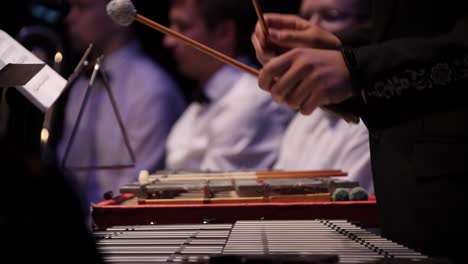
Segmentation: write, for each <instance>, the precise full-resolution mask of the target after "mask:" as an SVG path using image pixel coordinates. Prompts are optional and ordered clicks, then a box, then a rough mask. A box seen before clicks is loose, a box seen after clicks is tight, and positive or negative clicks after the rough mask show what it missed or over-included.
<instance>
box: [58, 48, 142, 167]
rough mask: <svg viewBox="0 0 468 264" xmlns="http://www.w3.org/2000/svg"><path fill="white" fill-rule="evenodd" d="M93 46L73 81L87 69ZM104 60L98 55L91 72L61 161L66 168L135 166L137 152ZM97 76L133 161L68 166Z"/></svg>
mask: <svg viewBox="0 0 468 264" xmlns="http://www.w3.org/2000/svg"><path fill="white" fill-rule="evenodd" d="M91 48H92V46H90V47H89V48H88V50H87V51H86V53H85V54H84V56H83V58H82V59H81V61H80V63H79V64H78V66H77V68H76V69H75V72H73V74H74V75H75V76H74V80H72V82H74V81H75V80H76V79H78V77H79V76H80V75H81V74H82V73H83V71H84V69H85V64H86V61H87V59H88V57H89V54H90V51H91ZM102 60H103V56H100V57H98V58H97V59H96V62H95V64H94V67H93V72H92V74H91V78H90V80H89V83H88V88H87V89H86V93H85V97H84V98H83V102H82V103H81V107H80V110H79V112H78V117H77V120H76V122H75V125H74V127H73V130H72V134H71V136H70V139H69V141H68V143H67V146H66V148H65V154H64V157H63V160H62V163H61V166H62V168H64V169H68V170H75V171H87V170H112V169H126V168H133V167H135V162H136V158H135V154H134V151H133V149H132V147H131V146H130V140H129V138H128V134H127V130H126V129H125V125H124V123H123V121H122V118H121V115H120V112H119V110H118V108H117V103H116V101H115V98H114V94H113V93H112V89H111V87H110V85H109V80H108V78H107V76H106V74H105V73H104V71H103V70H102ZM80 65H81V66H80ZM97 78H101V81H102V83H103V84H104V88H105V90H106V92H107V95H108V96H109V99H110V101H111V105H112V110H113V111H114V114H115V116H116V118H117V122H118V125H119V128H120V131H121V133H122V136H123V138H124V142H125V147H126V148H127V151H128V153H129V155H130V159H131V163H130V164H122V165H120V164H116V165H102V166H99V165H96V166H82V167H81V166H74V167H73V166H67V159H68V156H69V154H70V150H71V147H72V146H73V143H74V140H75V137H76V134H77V132H78V127H79V126H80V123H81V119H82V117H83V113H84V109H85V107H86V105H87V103H88V99H89V96H90V94H91V90H92V89H93V88H94V84H95V82H96V79H97ZM70 79H72V78H70ZM69 86H71V85H69Z"/></svg>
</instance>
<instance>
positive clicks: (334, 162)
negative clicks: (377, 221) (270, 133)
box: [274, 109, 374, 194]
mask: <svg viewBox="0 0 468 264" xmlns="http://www.w3.org/2000/svg"><path fill="white" fill-rule="evenodd" d="M274 168H275V169H280V170H328V169H338V170H343V171H345V172H347V173H348V176H346V178H343V177H340V179H347V180H351V181H358V182H359V184H360V186H361V187H363V188H364V189H366V190H367V191H368V192H369V193H370V194H373V193H374V185H373V180H372V171H371V162H370V151H369V135H368V130H367V127H366V126H365V125H364V123H362V122H360V123H359V124H357V125H356V124H350V123H347V122H346V121H344V120H343V119H342V118H340V117H338V116H337V115H335V114H333V113H329V112H326V111H323V110H322V109H316V110H315V111H314V112H313V113H312V114H311V115H309V116H304V115H302V114H297V115H296V117H295V118H294V119H293V120H292V121H291V123H290V124H289V127H288V129H287V130H286V133H285V135H284V138H283V143H282V146H281V151H280V154H279V158H278V161H277V162H276V163H275V165H274Z"/></svg>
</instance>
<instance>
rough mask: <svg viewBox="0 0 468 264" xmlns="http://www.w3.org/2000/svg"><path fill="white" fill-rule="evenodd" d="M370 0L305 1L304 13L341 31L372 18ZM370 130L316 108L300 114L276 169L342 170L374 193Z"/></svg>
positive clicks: (311, 19)
mask: <svg viewBox="0 0 468 264" xmlns="http://www.w3.org/2000/svg"><path fill="white" fill-rule="evenodd" d="M370 6H371V1H370V0H303V1H302V5H301V11H300V12H301V16H302V17H303V18H305V19H307V20H309V21H310V23H313V24H315V25H317V26H319V27H321V28H323V29H325V30H328V31H331V32H338V31H341V30H344V29H348V28H350V27H353V26H356V25H358V24H361V23H366V22H368V20H369V18H370ZM368 137H369V135H368V131H367V128H366V126H365V125H364V123H363V122H360V123H359V124H357V125H356V124H351V123H347V122H346V121H344V120H343V118H341V117H339V116H337V115H336V114H333V113H331V112H326V111H324V110H322V109H317V110H315V111H314V112H313V113H312V114H311V115H309V116H304V115H302V114H300V113H298V114H297V115H296V117H295V118H294V119H293V120H292V121H291V124H290V125H289V127H288V129H287V131H286V134H285V136H284V139H283V143H282V146H281V151H280V155H279V159H278V161H277V162H276V163H275V165H274V168H275V169H284V170H308V169H312V170H320V169H341V170H344V171H346V172H348V177H347V179H348V180H352V181H358V182H359V183H360V186H361V187H363V188H365V189H366V190H367V191H368V192H369V193H371V194H373V193H374V186H373V180H372V171H371V163H370V153H369V139H368Z"/></svg>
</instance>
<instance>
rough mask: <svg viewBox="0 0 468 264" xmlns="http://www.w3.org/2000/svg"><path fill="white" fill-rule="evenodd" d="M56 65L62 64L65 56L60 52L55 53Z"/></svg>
mask: <svg viewBox="0 0 468 264" xmlns="http://www.w3.org/2000/svg"><path fill="white" fill-rule="evenodd" d="M54 61H55V63H61V62H62V61H63V55H62V53H60V52H57V53H55V58H54Z"/></svg>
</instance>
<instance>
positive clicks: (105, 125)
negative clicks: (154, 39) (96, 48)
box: [58, 43, 186, 203]
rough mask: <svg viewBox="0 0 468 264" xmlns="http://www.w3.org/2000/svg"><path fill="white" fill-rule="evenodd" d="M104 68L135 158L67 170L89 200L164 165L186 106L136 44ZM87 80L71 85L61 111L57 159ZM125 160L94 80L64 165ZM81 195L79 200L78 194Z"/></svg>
mask: <svg viewBox="0 0 468 264" xmlns="http://www.w3.org/2000/svg"><path fill="white" fill-rule="evenodd" d="M104 69H105V70H106V71H107V72H108V73H109V75H110V87H111V89H112V92H113V95H114V97H115V100H116V103H117V109H118V111H119V112H120V115H121V117H122V121H123V124H124V126H125V129H126V131H127V133H128V137H129V141H130V145H131V148H132V149H133V151H134V153H135V156H136V164H135V166H134V167H133V168H128V169H117V170H90V171H71V173H68V174H70V175H72V176H73V178H72V181H74V182H75V183H74V184H76V186H77V188H78V191H79V193H80V194H81V195H83V196H85V197H87V199H88V201H89V202H94V203H95V202H99V201H102V200H103V194H104V193H105V192H108V191H112V192H114V194H115V195H117V194H118V193H119V188H120V187H121V186H122V185H124V184H128V183H130V182H134V181H136V180H137V179H138V174H139V172H140V171H141V170H149V171H153V170H157V169H162V168H164V160H165V143H166V139H167V135H168V133H169V131H170V128H171V127H172V125H173V124H174V123H175V121H176V120H177V118H178V117H179V116H180V115H181V114H182V112H183V110H184V109H185V107H186V103H185V99H184V98H183V96H182V94H181V93H180V91H179V88H178V87H177V86H176V84H175V82H174V81H173V79H171V77H170V76H169V75H168V73H167V72H166V71H165V70H164V69H163V68H161V67H160V66H159V65H157V64H156V63H154V62H153V61H152V60H150V59H149V58H148V57H146V56H145V55H144V54H143V53H142V51H141V48H140V46H139V45H138V44H136V43H132V44H130V45H129V46H127V47H125V48H123V49H121V50H119V51H117V52H115V53H113V54H111V55H109V56H108V57H107V58H105V60H104ZM88 83H89V79H88V78H86V77H81V78H80V79H79V80H78V81H77V82H76V83H75V85H74V86H73V87H71V90H70V95H69V99H68V103H67V106H66V109H65V120H64V130H63V137H62V139H61V141H60V142H59V145H58V157H59V158H60V161H61V160H62V159H63V157H64V154H65V148H66V145H67V143H68V141H69V139H70V136H71V133H72V129H73V126H74V125H75V122H76V120H77V116H78V112H79V109H80V107H81V105H82V102H83V98H84V96H85V92H86V89H87V87H88ZM131 163H132V161H131V158H130V155H129V152H128V151H127V148H126V146H125V141H124V137H123V134H122V132H121V130H120V127H119V126H118V122H117V119H116V115H115V114H114V110H113V108H112V105H111V101H110V99H109V96H108V93H107V92H106V90H105V89H104V86H103V84H102V82H101V81H96V83H95V86H94V88H93V90H92V94H91V95H90V97H89V99H88V103H87V105H86V108H85V110H84V113H83V118H82V120H81V122H80V125H79V128H78V132H77V133H76V138H75V140H74V144H73V145H72V147H71V149H70V151H69V156H68V158H67V161H66V165H67V167H89V166H109V165H128V164H131ZM84 199H85V198H84Z"/></svg>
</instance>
